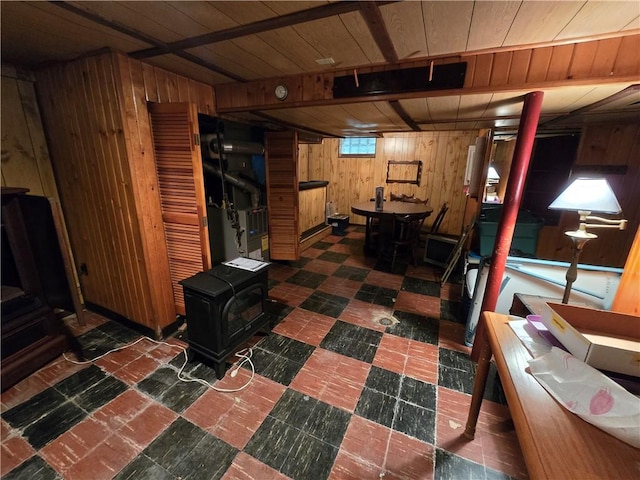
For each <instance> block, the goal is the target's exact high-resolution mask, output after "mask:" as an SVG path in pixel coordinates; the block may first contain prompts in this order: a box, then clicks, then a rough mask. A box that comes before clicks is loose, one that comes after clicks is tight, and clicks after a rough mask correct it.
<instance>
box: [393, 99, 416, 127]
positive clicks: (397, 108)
mask: <svg viewBox="0 0 640 480" xmlns="http://www.w3.org/2000/svg"><path fill="white" fill-rule="evenodd" d="M389 105H391V108H393V109H394V110H395V112H396V113H397V114H398V116H399V117H400V118H401V119H402V120H403V121H404V123H406V124H407V125H408V126H409V127H411V129H412V130H413V131H414V132H419V131H420V130H421V129H420V127H419V126H418V124H417V123H416V122H414V121H413V118H411V116H410V115H409V114H408V113H407V112H406V110H405V109H404V108H402V105H400V102H399V101H398V100H391V101H390V102H389Z"/></svg>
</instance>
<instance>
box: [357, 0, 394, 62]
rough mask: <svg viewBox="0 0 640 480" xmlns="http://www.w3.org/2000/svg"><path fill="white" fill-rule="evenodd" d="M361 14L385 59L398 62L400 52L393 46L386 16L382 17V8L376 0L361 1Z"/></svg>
mask: <svg viewBox="0 0 640 480" xmlns="http://www.w3.org/2000/svg"><path fill="white" fill-rule="evenodd" d="M360 14H361V15H362V17H363V18H364V20H365V22H366V24H367V26H368V27H369V30H370V31H371V35H372V36H373V38H374V39H375V41H376V44H377V45H378V48H379V49H380V51H381V52H382V56H383V57H384V59H385V60H386V61H387V62H389V63H397V62H398V54H397V53H396V49H395V47H394V46H393V42H392V41H391V37H390V36H389V32H388V31H387V27H386V25H385V22H384V18H383V17H382V13H381V12H380V8H378V5H377V4H376V2H373V1H361V2H360Z"/></svg>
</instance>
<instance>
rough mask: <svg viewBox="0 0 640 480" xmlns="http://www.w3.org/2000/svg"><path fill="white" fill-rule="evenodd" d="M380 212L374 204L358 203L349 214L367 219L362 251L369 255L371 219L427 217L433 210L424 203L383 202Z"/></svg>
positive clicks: (352, 206)
mask: <svg viewBox="0 0 640 480" xmlns="http://www.w3.org/2000/svg"><path fill="white" fill-rule="evenodd" d="M382 207H383V209H382V210H376V204H375V202H373V201H371V202H359V203H354V204H353V205H351V212H352V213H355V214H356V215H362V216H364V217H367V220H366V222H365V241H364V250H365V252H367V253H369V252H371V251H372V249H371V245H370V243H371V232H370V224H371V219H372V218H380V219H385V218H389V219H392V218H393V216H394V215H415V216H425V217H428V216H429V215H431V212H433V208H431V207H430V206H429V205H425V204H424V203H410V202H384V203H383V205H382Z"/></svg>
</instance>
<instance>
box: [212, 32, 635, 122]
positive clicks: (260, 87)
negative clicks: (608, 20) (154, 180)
mask: <svg viewBox="0 0 640 480" xmlns="http://www.w3.org/2000/svg"><path fill="white" fill-rule="evenodd" d="M625 38H632V39H633V40H635V39H640V35H637V36H635V37H625ZM599 42H601V40H595V41H593V42H591V44H590V45H588V46H585V44H582V45H583V48H587V47H588V48H591V49H593V50H594V51H597V49H598V46H599ZM627 43H628V45H627V46H626V47H625V48H622V47H621V48H620V50H619V51H618V54H617V57H616V61H620V62H621V63H625V62H626V64H629V65H630V66H629V67H628V68H624V69H618V70H616V69H615V68H614V71H613V72H610V74H603V73H602V72H601V71H600V70H595V71H591V70H590V71H588V72H582V73H580V74H579V75H578V74H576V75H573V76H566V77H561V78H558V77H557V75H556V74H555V70H563V71H564V70H566V71H568V70H569V63H570V61H571V56H566V55H565V56H562V55H560V54H558V58H560V57H561V58H560V60H558V61H557V62H556V64H558V65H555V66H554V69H555V70H554V71H552V69H551V67H550V64H549V63H548V62H547V63H543V64H539V63H537V62H536V61H535V58H536V55H535V54H536V53H538V50H537V49H534V50H532V51H531V55H528V56H527V58H528V59H529V61H528V62H522V63H521V64H518V69H519V70H520V72H521V73H522V74H518V75H515V74H514V75H512V76H510V77H509V79H508V80H507V82H506V83H505V82H504V79H497V80H496V79H493V75H492V73H493V68H494V67H495V62H493V61H492V59H491V58H489V59H487V58H485V57H492V55H493V54H486V55H485V54H482V55H475V56H474V55H473V54H465V55H464V56H463V57H460V56H450V57H447V58H438V59H437V60H434V62H435V63H436V64H447V63H457V62H460V61H466V62H467V73H466V78H465V83H464V86H463V87H462V88H456V89H441V90H424V91H411V92H402V93H393V94H380V95H363V96H360V97H349V98H334V97H333V81H334V78H335V77H336V76H340V75H346V74H348V73H349V72H350V71H352V70H344V69H342V70H339V69H336V70H335V71H333V72H321V73H317V75H319V76H322V78H323V81H324V84H325V88H324V89H323V91H322V92H321V95H316V93H317V92H315V91H314V92H310V91H309V85H308V82H306V81H305V79H306V78H308V77H309V76H311V75H316V74H313V73H307V74H303V75H291V76H287V77H284V78H283V77H274V78H267V79H260V80H255V81H249V82H247V83H244V84H231V83H227V84H218V85H216V86H215V90H216V102H217V104H216V107H217V111H218V112H219V113H231V112H242V111H251V110H262V111H264V110H271V109H280V108H297V107H312V106H324V105H339V104H349V103H361V102H371V101H377V102H379V101H382V102H384V101H393V100H401V99H410V98H430V97H442V96H451V95H470V94H481V93H508V92H513V93H514V94H519V93H521V92H522V91H530V90H531V89H538V90H545V89H550V88H556V87H568V86H582V85H605V84H611V83H627V82H628V83H636V82H637V81H638V75H640V64H638V63H637V62H636V61H635V58H637V50H636V49H635V42H634V41H629V42H627ZM565 47H566V46H561V47H543V48H542V50H543V52H541V55H542V54H544V53H547V54H553V53H554V51H555V50H554V49H555V48H560V49H564V48H565ZM514 51H515V49H514ZM560 53H565V52H560ZM508 54H509V52H506V51H505V52H501V53H497V54H496V55H508ZM434 58H435V57H434ZM432 60H433V59H432V58H421V59H411V60H403V61H401V62H399V63H398V65H397V68H398V69H403V68H413V67H424V66H425V65H429V64H430V62H431V61H432ZM483 62H484V66H485V67H486V68H484V73H483V74H482V75H480V73H479V72H480V68H479V64H480V63H483ZM359 68H361V69H362V70H363V71H366V72H368V73H372V72H380V71H384V70H386V69H388V64H381V65H376V66H371V65H369V66H362V67H356V69H359ZM512 70H513V66H512ZM534 71H535V73H536V74H535V75H533V74H532V72H534ZM523 78H526V80H525V81H524V82H523V80H522V79H523ZM279 82H285V83H286V84H287V86H288V87H289V92H291V93H290V95H289V97H287V99H286V100H285V101H279V100H277V99H276V98H275V97H274V96H265V95H263V96H257V95H253V94H250V92H268V91H272V89H273V86H275V85H276V84H277V83H279ZM509 101H511V100H509Z"/></svg>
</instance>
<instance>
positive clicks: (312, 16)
mask: <svg viewBox="0 0 640 480" xmlns="http://www.w3.org/2000/svg"><path fill="white" fill-rule="evenodd" d="M380 3H381V4H386V3H389V2H388V1H383V2H380ZM359 8H360V6H359V3H358V2H353V1H343V2H336V3H331V4H328V5H322V6H320V7H314V8H310V9H307V10H301V11H296V12H293V13H290V14H286V15H282V16H278V17H273V18H268V19H265V20H260V21H258V22H253V23H250V24H247V25H240V26H237V27H233V28H229V29H226V30H221V31H218V32H209V33H205V34H203V35H197V36H194V37H191V38H187V39H184V40H180V41H176V42H172V43H170V44H169V45H167V46H166V47H162V48H157V47H155V48H149V49H145V50H139V51H137V52H133V53H131V56H132V57H134V58H148V57H153V56H156V55H161V54H163V53H169V52H174V51H177V50H184V49H188V48H193V47H197V46H200V45H209V44H212V43H217V42H221V41H224V40H232V39H234V38H238V37H244V36H247V35H253V34H256V33H261V32H266V31H269V30H275V29H277V28H282V27H290V26H292V25H296V24H300V23H307V22H312V21H315V20H320V19H324V18H328V17H334V16H337V15H340V14H343V13H348V12H353V11H355V10H357V9H359Z"/></svg>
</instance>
